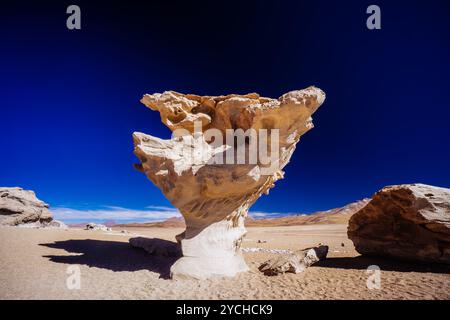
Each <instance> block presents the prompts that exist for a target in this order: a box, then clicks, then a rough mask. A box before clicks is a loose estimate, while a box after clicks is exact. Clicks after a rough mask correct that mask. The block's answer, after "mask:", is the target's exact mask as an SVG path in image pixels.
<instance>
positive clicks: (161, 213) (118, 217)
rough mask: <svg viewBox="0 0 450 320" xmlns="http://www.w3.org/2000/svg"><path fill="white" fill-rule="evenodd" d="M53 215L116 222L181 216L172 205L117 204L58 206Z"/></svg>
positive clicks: (81, 220)
mask: <svg viewBox="0 0 450 320" xmlns="http://www.w3.org/2000/svg"><path fill="white" fill-rule="evenodd" d="M50 211H51V212H52V214H53V217H54V218H55V219H57V220H61V221H64V222H91V221H92V222H96V221H105V220H114V221H116V222H141V221H149V222H151V221H163V220H166V219H168V218H171V217H179V216H181V215H180V212H179V211H178V210H177V209H174V208H170V207H151V206H150V207H147V208H146V209H145V210H135V209H128V208H123V207H117V206H104V207H103V208H100V209H91V210H85V209H72V208H67V207H56V208H53V209H51V210H50Z"/></svg>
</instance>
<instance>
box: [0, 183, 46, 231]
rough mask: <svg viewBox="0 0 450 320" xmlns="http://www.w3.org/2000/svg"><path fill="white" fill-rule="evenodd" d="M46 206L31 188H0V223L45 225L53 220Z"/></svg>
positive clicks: (9, 224)
mask: <svg viewBox="0 0 450 320" xmlns="http://www.w3.org/2000/svg"><path fill="white" fill-rule="evenodd" d="M48 208H49V206H48V204H46V203H45V202H43V201H41V200H39V199H38V198H37V197H36V195H35V193H34V192H33V191H31V190H24V189H22V188H18V187H15V188H8V187H4V188H0V225H8V226H17V225H25V224H34V225H36V226H45V225H47V224H49V223H50V222H51V221H52V220H53V218H52V214H51V213H50V211H49V210H48Z"/></svg>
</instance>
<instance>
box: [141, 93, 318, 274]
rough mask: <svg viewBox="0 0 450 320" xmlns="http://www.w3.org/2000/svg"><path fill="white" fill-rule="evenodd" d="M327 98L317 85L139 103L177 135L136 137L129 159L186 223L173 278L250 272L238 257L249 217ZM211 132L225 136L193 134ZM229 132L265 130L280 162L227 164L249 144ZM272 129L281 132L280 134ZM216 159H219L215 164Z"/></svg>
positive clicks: (158, 97) (160, 97)
mask: <svg viewBox="0 0 450 320" xmlns="http://www.w3.org/2000/svg"><path fill="white" fill-rule="evenodd" d="M324 99H325V94H324V93H323V91H322V90H320V89H318V88H315V87H309V88H307V89H304V90H296V91H291V92H288V93H286V94H284V95H282V96H281V97H280V98H279V99H270V98H264V97H260V96H259V95H258V94H256V93H251V94H246V95H235V94H231V95H227V96H197V95H192V94H187V95H185V94H180V93H177V92H173V91H167V92H164V93H162V94H160V93H155V94H151V95H145V96H144V97H143V98H142V100H141V102H142V103H143V104H144V105H145V106H147V107H148V108H150V109H152V110H154V111H158V112H159V113H160V116H161V121H162V122H163V123H164V124H165V125H166V126H167V127H169V128H170V129H171V130H172V131H175V132H174V133H175V134H173V135H172V139H168V140H163V139H160V138H157V137H153V136H150V135H147V134H144V133H140V132H135V133H134V134H133V140H134V146H135V149H134V153H135V155H136V156H137V157H138V158H139V160H140V161H141V163H140V164H138V165H136V168H137V169H138V170H140V171H142V172H143V173H145V174H146V176H147V177H148V178H149V179H150V180H151V181H152V182H153V183H154V184H155V185H156V186H157V187H158V188H159V189H161V191H162V192H163V193H164V195H165V196H166V197H167V199H169V201H170V202H171V203H172V204H173V205H174V206H175V207H176V208H178V209H179V210H180V212H181V214H182V215H183V217H184V219H185V221H186V231H185V232H183V233H182V234H180V235H178V236H177V240H178V241H179V242H181V247H182V252H183V257H182V258H181V259H180V260H178V261H177V262H176V263H175V264H174V265H173V266H172V268H171V273H172V276H173V277H193V278H199V279H202V278H208V277H210V276H214V275H219V276H234V275H235V274H236V273H237V272H241V271H246V270H247V269H248V267H247V265H246V264H245V262H244V260H243V258H242V256H241V252H240V245H241V241H242V238H243V236H244V235H245V233H246V230H245V227H244V219H245V217H246V216H247V211H248V209H249V208H250V206H251V205H252V204H253V203H254V202H255V201H256V200H257V199H258V198H259V197H260V196H261V195H262V194H263V193H268V192H269V189H270V188H272V187H273V186H274V183H275V181H277V180H278V179H281V178H283V174H284V172H283V171H282V169H283V167H284V166H285V165H286V164H287V163H288V162H289V160H290V158H291V156H292V153H293V152H294V150H295V147H296V144H297V142H298V141H299V139H300V136H302V135H303V134H304V133H306V132H307V131H308V130H310V129H311V128H312V127H313V125H312V119H311V115H312V114H313V113H314V112H315V111H316V110H317V108H318V107H319V106H320V105H321V104H322V103H323V101H324ZM196 125H197V127H196ZM208 129H214V130H213V131H214V132H215V133H220V134H222V135H223V138H224V139H223V141H218V139H215V138H214V139H212V138H211V137H210V136H208V135H207V134H198V132H199V130H201V132H205V130H208ZM227 129H235V130H237V129H242V130H243V131H246V130H247V129H255V130H256V131H257V132H260V131H259V129H267V130H268V132H269V134H268V135H267V139H265V140H264V139H262V141H263V142H264V143H265V146H264V147H267V149H268V150H269V151H272V155H273V154H277V153H278V157H274V158H271V159H270V160H271V161H266V160H268V159H267V158H266V159H264V158H260V157H258V159H257V162H254V163H253V164H250V161H248V158H247V161H246V162H245V163H240V162H238V161H236V159H237V152H235V154H234V155H232V157H233V158H232V160H234V164H229V163H228V162H227V160H226V159H228V158H227V157H226V156H225V155H226V152H228V151H229V149H230V148H231V149H235V151H236V150H237V148H238V147H239V146H241V147H243V148H244V150H245V152H246V154H248V153H247V152H248V150H249V145H251V142H250V140H245V139H243V140H242V141H240V140H239V139H237V140H238V141H237V142H236V143H235V144H232V143H229V142H230V141H232V140H229V141H227V140H226V135H227V131H226V130H227ZM271 129H278V130H279V131H278V136H276V135H275V133H272V132H274V131H271ZM210 131H212V130H210ZM275 140H276V142H279V144H278V146H276V145H274V144H273V142H274V141H275ZM233 145H234V146H233ZM273 146H275V147H273ZM187 155H189V156H187ZM268 155H270V153H269V154H268ZM214 159H216V160H217V159H222V160H223V161H222V162H220V161H219V162H215V163H214V162H213V161H212V160H214ZM232 162H233V161H232Z"/></svg>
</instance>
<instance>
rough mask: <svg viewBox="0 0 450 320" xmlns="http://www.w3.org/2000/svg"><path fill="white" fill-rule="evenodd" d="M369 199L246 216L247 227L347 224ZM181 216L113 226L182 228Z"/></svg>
mask: <svg viewBox="0 0 450 320" xmlns="http://www.w3.org/2000/svg"><path fill="white" fill-rule="evenodd" d="M369 201H370V199H369V198H365V199H362V200H359V201H356V202H352V203H349V204H347V205H345V206H343V207H340V208H334V209H330V210H327V211H318V212H315V213H311V214H298V215H289V216H284V217H277V218H262V219H255V218H252V217H250V216H248V217H247V218H246V221H245V225H246V226H247V227H278V226H297V225H309V224H347V223H348V220H349V219H350V217H351V216H352V215H353V214H355V213H356V212H357V211H359V210H361V209H362V208H363V207H365V206H366V204H367V203H368V202H369ZM185 226H186V225H185V223H184V218H183V217H172V218H169V219H167V220H165V221H160V222H144V223H142V222H141V223H127V224H116V225H115V227H137V228H145V227H153V228H184V227H185Z"/></svg>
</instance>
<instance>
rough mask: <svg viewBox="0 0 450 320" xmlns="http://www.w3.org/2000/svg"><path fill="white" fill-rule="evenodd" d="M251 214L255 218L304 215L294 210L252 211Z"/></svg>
mask: <svg viewBox="0 0 450 320" xmlns="http://www.w3.org/2000/svg"><path fill="white" fill-rule="evenodd" d="M248 214H249V216H250V217H252V218H254V219H267V218H279V217H285V216H295V215H302V214H299V213H294V212H264V211H250V212H249V213H248Z"/></svg>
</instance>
